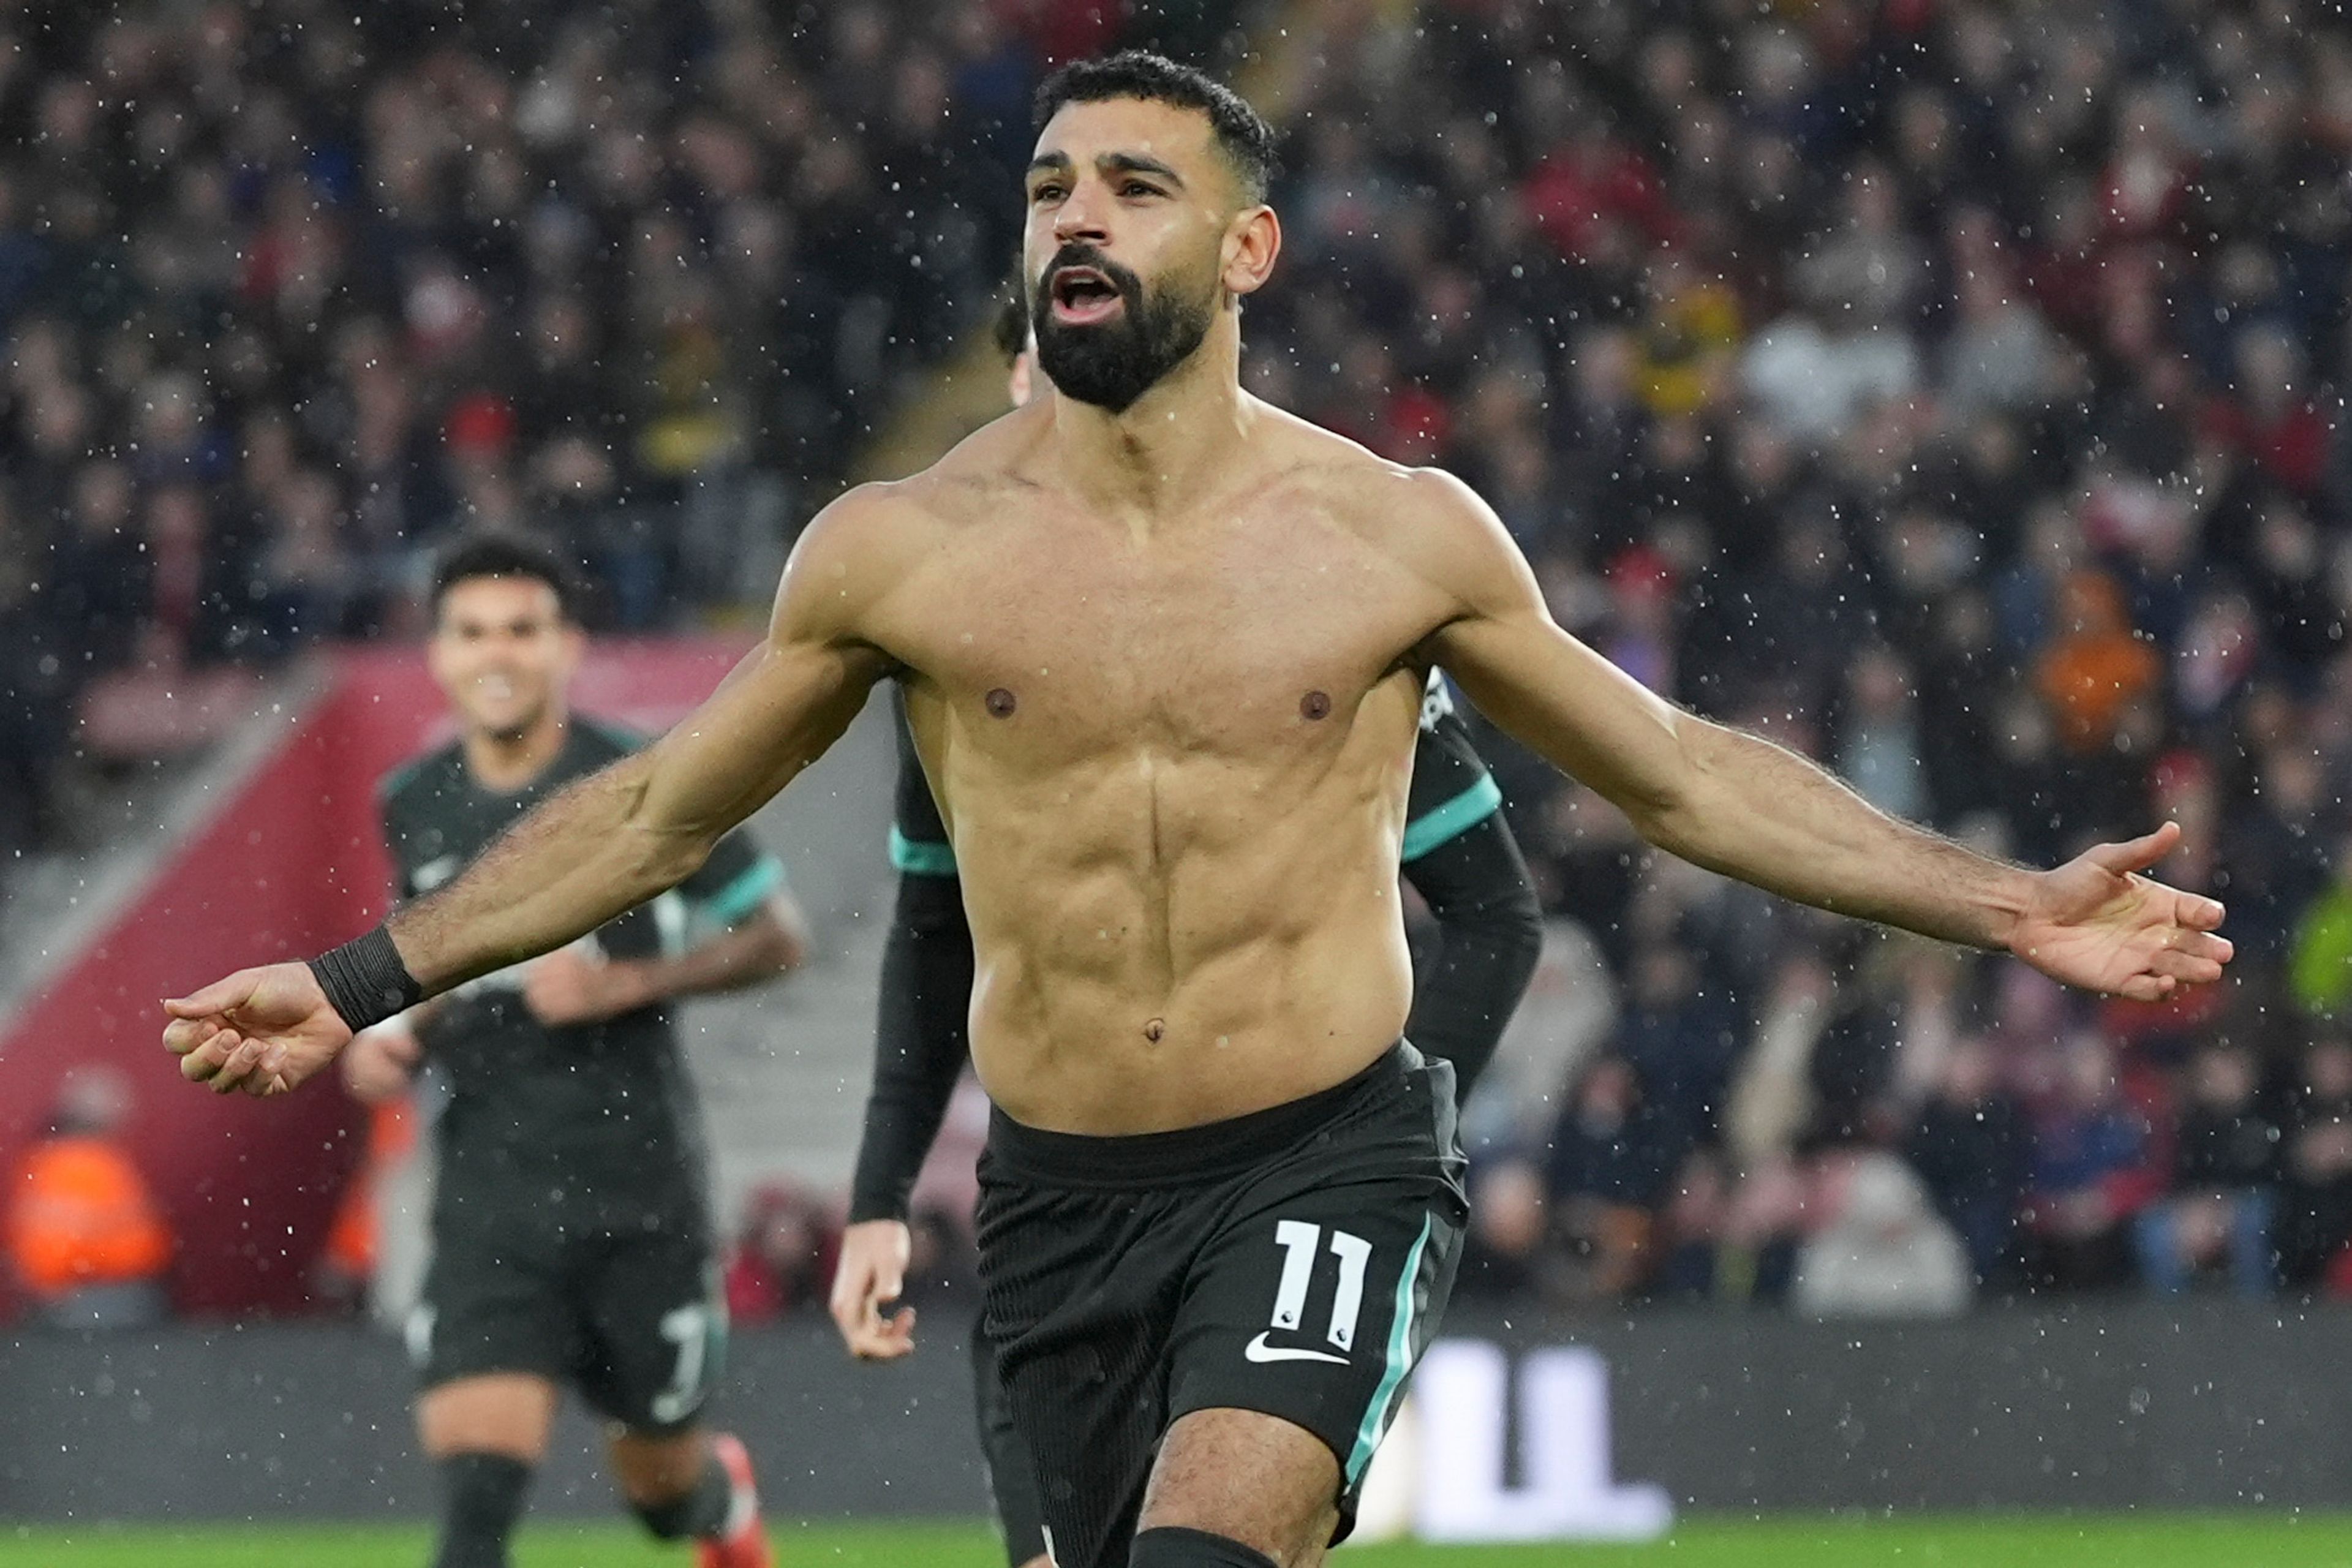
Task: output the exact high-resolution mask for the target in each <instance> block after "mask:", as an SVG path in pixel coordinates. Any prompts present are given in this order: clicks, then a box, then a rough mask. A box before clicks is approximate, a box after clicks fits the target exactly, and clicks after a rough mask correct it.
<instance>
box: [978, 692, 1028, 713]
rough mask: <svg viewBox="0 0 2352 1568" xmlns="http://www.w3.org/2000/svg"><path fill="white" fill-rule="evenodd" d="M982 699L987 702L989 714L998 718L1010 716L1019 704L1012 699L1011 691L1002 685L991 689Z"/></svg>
mask: <svg viewBox="0 0 2352 1568" xmlns="http://www.w3.org/2000/svg"><path fill="white" fill-rule="evenodd" d="M983 700H984V701H985V702H986V703H987V704H988V711H989V712H990V714H991V715H992V716H993V717H995V718H998V719H1010V718H1012V717H1013V709H1015V708H1017V707H1019V706H1020V704H1019V703H1018V702H1016V701H1014V700H1013V693H1012V692H1010V691H1008V690H1006V689H1004V688H1003V687H1002V686H999V687H997V688H995V689H992V690H991V691H990V692H989V694H988V695H987V697H986V698H984V699H983Z"/></svg>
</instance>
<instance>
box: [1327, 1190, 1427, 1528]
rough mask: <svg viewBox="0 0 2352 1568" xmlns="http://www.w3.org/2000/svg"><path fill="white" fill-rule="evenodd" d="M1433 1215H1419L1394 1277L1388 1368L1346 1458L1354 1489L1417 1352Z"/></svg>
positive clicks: (1350, 1480) (1375, 1446)
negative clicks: (1423, 1261) (1415, 1332)
mask: <svg viewBox="0 0 2352 1568" xmlns="http://www.w3.org/2000/svg"><path fill="white" fill-rule="evenodd" d="M1436 1226H1437V1216H1436V1215H1423V1216H1422V1220H1421V1234H1420V1235H1419V1236H1417V1237H1413V1242H1412V1251H1410V1252H1408V1253H1406V1254H1405V1257H1404V1272H1403V1273H1402V1274H1400V1275H1398V1276H1397V1288H1396V1310H1395V1312H1394V1313H1393V1314H1392V1316H1391V1321H1390V1323H1389V1343H1388V1369H1387V1370H1386V1371H1385V1372H1383V1373H1381V1381H1380V1385H1379V1386H1378V1387H1376V1388H1374V1389H1373V1390H1372V1402H1371V1404H1370V1405H1367V1406H1365V1408H1364V1421H1363V1425H1362V1426H1359V1427H1357V1428H1356V1447H1355V1448H1354V1450H1353V1451H1352V1452H1350V1453H1349V1456H1348V1484H1349V1486H1354V1485H1355V1484H1356V1481H1357V1479H1359V1478H1360V1477H1361V1476H1362V1475H1363V1473H1364V1467H1365V1466H1366V1465H1369V1464H1370V1463H1371V1462H1372V1450H1374V1449H1375V1448H1378V1447H1380V1446H1381V1434H1383V1433H1385V1432H1386V1431H1387V1430H1388V1429H1389V1406H1390V1405H1391V1404H1393V1403H1394V1402H1395V1400H1396V1396H1397V1389H1398V1388H1399V1387H1400V1386H1402V1384H1403V1383H1404V1374H1405V1373H1408V1372H1411V1371H1412V1358H1413V1356H1414V1354H1415V1353H1416V1352H1418V1350H1419V1349H1420V1347H1419V1346H1417V1345H1415V1344H1414V1343H1413V1342H1412V1341H1413V1332H1412V1331H1413V1324H1414V1321H1415V1319H1416V1317H1417V1316H1418V1314H1419V1309H1420V1306H1421V1292H1420V1290H1419V1289H1417V1287H1418V1286H1419V1284H1420V1283H1421V1258H1422V1254H1423V1253H1424V1252H1426V1251H1428V1250H1429V1235H1430V1232H1431V1231H1432V1230H1433V1229H1435V1228H1436Z"/></svg>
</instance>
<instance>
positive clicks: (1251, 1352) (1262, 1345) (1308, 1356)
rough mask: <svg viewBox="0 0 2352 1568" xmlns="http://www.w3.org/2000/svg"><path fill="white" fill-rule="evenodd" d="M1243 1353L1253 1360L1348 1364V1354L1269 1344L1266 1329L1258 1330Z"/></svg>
mask: <svg viewBox="0 0 2352 1568" xmlns="http://www.w3.org/2000/svg"><path fill="white" fill-rule="evenodd" d="M1242 1354H1243V1355H1244V1356H1245V1357H1247V1358H1248V1359H1249V1360H1251V1361H1328V1362H1336V1363H1339V1365H1341V1366H1345V1365H1347V1364H1348V1358H1347V1357H1346V1356H1343V1355H1333V1354H1331V1353H1330V1352H1328V1351H1292V1350H1284V1349H1282V1348H1281V1347H1279V1346H1277V1345H1270V1344H1267V1343H1266V1342H1265V1330H1264V1329H1260V1330H1259V1331H1258V1335H1257V1338H1255V1339H1254V1340H1252V1341H1250V1342H1249V1343H1247V1344H1245V1345H1244V1346H1243V1347H1242Z"/></svg>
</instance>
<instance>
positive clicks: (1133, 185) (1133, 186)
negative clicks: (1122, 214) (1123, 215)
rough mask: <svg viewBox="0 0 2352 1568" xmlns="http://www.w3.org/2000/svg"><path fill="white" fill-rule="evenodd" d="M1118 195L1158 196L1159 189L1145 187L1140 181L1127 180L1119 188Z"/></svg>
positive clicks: (1157, 187)
mask: <svg viewBox="0 0 2352 1568" xmlns="http://www.w3.org/2000/svg"><path fill="white" fill-rule="evenodd" d="M1118 194H1119V195H1123V196H1156V195H1159V194H1160V187H1159V186H1157V185H1147V184H1144V183H1143V182H1142V181H1140V180H1129V182H1128V183H1127V184H1125V185H1124V186H1122V187H1120V189H1119V193H1118Z"/></svg>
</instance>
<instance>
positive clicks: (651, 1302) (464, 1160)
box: [343, 538, 804, 1568]
mask: <svg viewBox="0 0 2352 1568" xmlns="http://www.w3.org/2000/svg"><path fill="white" fill-rule="evenodd" d="M567 598H568V589H567V585H566V579H565V577H564V575H563V574H562V571H561V569H560V568H559V567H558V566H557V565H556V563H554V561H553V560H552V559H551V558H550V557H548V556H546V555H544V554H542V553H541V552H540V551H539V550H538V549H537V548H536V547H534V546H531V545H529V544H526V543H524V542H520V541H513V540H508V539H501V538H485V539H481V540H478V541H476V542H471V543H467V544H461V545H459V546H458V547H457V550H456V551H455V552H454V553H453V554H451V555H450V556H449V557H448V558H447V559H446V561H445V562H444V563H442V566H441V569H440V572H439V574H438V575H437V579H436V584H435V588H434V626H433V635H432V643H431V647H430V658H431V663H432V669H433V676H434V679H436V681H437V682H438V683H439V684H440V686H441V689H443V690H444V691H445V692H446V693H447V695H448V698H449V702H450V706H451V707H452V708H453V709H454V710H455V711H456V714H457V721H458V724H459V728H460V731H461V735H460V738H459V739H458V740H457V741H454V742H451V743H450V744H448V745H446V746H444V747H442V748H441V749H440V750H438V751H436V752H432V753H431V754H429V755H427V756H425V757H423V758H420V759H418V760H417V761H415V762H413V763H409V764H408V765H407V766H405V767H403V768H401V769H399V770H398V771H396V772H395V773H393V774H392V775H391V776H390V777H389V778H388V779H387V780H386V781H385V783H384V785H383V791H382V805H383V831H384V838H385V842H386V843H387V844H388V846H389V847H390V848H391V851H392V855H393V858H394V862H395V864H396V866H397V868H398V878H399V890H400V896H401V897H402V898H404V899H411V898H415V897H416V896H417V895H419V894H421V893H424V892H426V891H428V890H430V889H433V888H435V887H437V886H439V885H440V884H441V883H442V882H444V881H446V880H447V879H449V878H451V877H452V876H454V875H456V874H457V871H458V870H460V869H461V868H463V867H464V866H465V865H466V864H467V862H468V861H470V860H472V859H473V858H474V857H475V856H477V855H478V854H479V853H481V851H482V849H483V847H485V846H487V845H488V843H489V842H490V841H491V840H492V839H493V838H495V837H498V835H499V833H500V832H501V831H503V830H504V829H505V828H506V827H507V826H508V825H509V824H510V823H512V822H513V821H514V820H515V818H516V817H518V816H521V815H522V814H523V813H524V812H526V811H528V810H529V809H530V807H531V806H533V805H537V804H538V803H539V802H540V801H541V800H542V799H544V798H545V797H546V796H547V795H550V794H551V793H553V792H554V791H555V790H557V789H559V788H561V787H562V785H564V784H569V783H570V782H572V780H573V779H575V778H578V777H580V776H581V775H583V774H585V773H593V772H594V771H595V770H596V769H598V768H600V767H603V766H604V764H605V763H609V762H611V761H613V760H614V759H615V758H617V757H620V756H623V755H625V754H626V753H627V752H629V751H630V750H632V749H633V747H634V745H635V742H633V741H632V740H630V739H629V738H627V737H625V736H623V735H621V734H618V733H616V732H614V731H611V730H609V729H606V728H604V726H602V725H599V724H595V723H593V722H591V721H587V720H585V719H583V718H581V717H579V716H578V715H575V714H573V713H572V711H571V710H570V708H569V706H568V704H567V701H566V688H567V686H568V684H569V682H570V679H571V678H572V672H573V670H574V669H575V668H577V667H578V664H579V660H580V655H581V652H582V647H583V638H582V636H581V634H580V632H579V630H578V629H577V628H576V627H575V626H574V625H573V624H572V618H571V616H570V615H569V613H568V606H567ZM781 879H782V868H780V867H779V866H778V865H777V864H776V862H775V861H774V860H773V859H771V858H768V857H767V856H766V855H764V854H762V853H761V851H760V850H759V849H758V848H756V847H754V846H753V845H752V843H751V839H750V838H749V837H748V836H746V835H744V834H741V833H736V834H730V835H729V836H728V837H725V838H723V839H721V840H720V841H719V845H718V847H717V848H716V850H715V851H714V852H713V854H712V856H711V858H710V860H709V863H708V864H707V865H705V866H704V867H703V868H702V869H701V870H699V871H698V872H697V873H696V874H695V875H694V876H692V877H690V878H688V879H687V880H686V881H685V882H683V883H681V884H680V885H679V886H678V887H677V889H673V890H671V891H669V892H666V893H663V894H661V895H660V896H659V897H657V898H656V899H654V900H652V901H650V902H648V903H646V904H642V905H639V906H638V907H636V908H635V909H633V910H629V911H627V912H626V913H625V914H623V915H621V916H619V917H618V918H617V919H614V920H613V921H608V922H606V923H605V924H604V925H603V926H601V927H599V928H598V929H597V930H596V931H594V932H593V934H591V935H589V936H586V937H583V938H582V939H581V940H580V941H578V942H574V943H572V945H571V946H570V947H567V948H565V949H563V950H562V951H561V952H553V953H550V954H549V955H548V956H546V957H544V958H541V959H539V960H537V961H535V962H533V963H530V964H528V965H524V966H519V967H516V968H512V969H507V970H502V971H499V973H494V974H488V975H485V976H483V977H482V978H480V979H478V980H477V981H475V982H473V983H472V984H469V985H466V986H462V987H460V988H458V989H457V990H456V991H453V992H450V993H449V994H446V995H445V996H442V997H440V998H437V999H436V1000H435V1001H433V1002H430V1003H427V1004H426V1005H425V1006H424V1007H422V1008H420V1009H418V1010H417V1011H416V1013H415V1014H414V1015H411V1016H410V1018H409V1019H404V1020H402V1021H400V1022H399V1023H395V1024H394V1025H389V1026H384V1027H382V1028H378V1029H373V1030H370V1031H369V1032H367V1033H366V1034H363V1035H362V1036H360V1037H358V1038H357V1039H355V1040H354V1041H353V1042H352V1047H351V1049H350V1050H349V1051H348V1052H347V1053H346V1054H345V1056H344V1058H343V1071H344V1077H345V1081H346V1082H347V1083H348V1084H349V1086H350V1087H351V1089H352V1091H353V1092H354V1093H355V1094H357V1095H358V1096H359V1097H360V1098H362V1100H382V1099H383V1098H386V1097H387V1096H390V1095H394V1094H397V1093H399V1092H401V1091H402V1090H403V1089H405V1088H406V1087H407V1084H408V1080H409V1079H410V1076H411V1074H412V1072H413V1071H414V1069H415V1068H416V1066H417V1065H418V1061H419V1058H420V1056H421V1057H422V1058H423V1060H425V1061H426V1062H429V1063H430V1064H431V1065H432V1066H433V1067H435V1068H436V1069H438V1071H439V1072H440V1073H441V1074H442V1075H443V1077H444V1078H445V1079H446V1083H447V1087H448V1090H449V1096H448V1100H447V1103H446V1105H445V1106H444V1107H443V1109H442V1110H441V1113H440V1116H439V1118H438V1120H437V1121H436V1139H437V1148H438V1153H439V1187H438V1191H437V1193H436V1199H435V1203H434V1215H433V1232H434V1258H433V1262H432V1267H431V1270H430V1272H429V1274H428V1275H427V1277H426V1279H425V1294H424V1300H423V1302H422V1303H421V1304H420V1305H419V1307H418V1308H417V1310H416V1311H415V1315H414V1317H413V1318H412V1319H411V1321H410V1325H409V1335H408V1338H409V1350H410V1353H411V1354H412V1355H413V1356H414V1357H415V1360H416V1362H417V1365H418V1369H419V1372H420V1374H421V1377H422V1381H423V1385H424V1392H423V1393H422V1394H420V1396H419V1397H418V1400H417V1405H416V1425H417V1433H418V1436H419V1438H420V1440H421V1441H422V1443H423V1445H424V1447H425V1453H426V1454H427V1455H429V1456H430V1457H431V1458H432V1459H433V1460H434V1462H435V1464H436V1466H437V1467H438V1468H439V1469H440V1471H441V1474H442V1478H443V1484H444V1490H445V1498H444V1511H443V1515H442V1523H441V1542H440V1547H439V1554H438V1556H436V1559H435V1563H436V1568H498V1565H500V1564H504V1563H506V1562H507V1561H508V1557H507V1542H508V1538H509V1536H510V1535H511V1534H512V1532H513V1531H514V1527H515V1522H516V1520H517V1518H518V1516H519V1515H520V1512H521V1510H522V1504H523V1497H524V1493H525V1491H526V1489H528V1487H529V1485H530V1478H531V1472H532V1470H533V1468H535V1467H536V1466H537V1465H538V1463H539V1461H540V1459H541V1456H542V1455H544V1453H545V1452H546V1449H547V1439H548V1430H549V1426H550V1424H551V1422H552V1420H553V1418H554V1415H555V1406H556V1401H557V1398H558V1394H559V1390H560V1388H561V1385H562V1384H567V1383H568V1384H572V1386H573V1387H575V1388H577V1389H578V1390H579V1391H580V1393H581V1394H583V1396H584V1397H585V1398H586V1399H587V1401H588V1403H589V1404H590V1405H592V1406H593V1407H594V1409H595V1410H596V1411H597V1412H598V1413H599V1414H600V1415H603V1416H604V1417H605V1418H606V1419H607V1420H608V1421H609V1422H610V1423H611V1426H610V1428H609V1436H608V1439H607V1442H608V1452H609V1456H610V1458H611V1462H612V1468H613V1473H614V1477H615V1478H616V1479H618V1481H619V1483H620V1487H621V1490H622V1492H623V1494H624V1495H625V1497H626V1498H627V1499H628V1501H629V1505H630V1506H631V1507H632V1508H633V1509H634V1510H635V1511H636V1514H637V1517H638V1518H639V1519H641V1520H643V1521H645V1524H646V1529H648V1530H649V1531H652V1532H653V1533H654V1534H655V1535H656V1536H659V1537H661V1538H663V1539H664V1540H687V1539H691V1540H694V1541H696V1542H698V1552H699V1561H700V1563H702V1565H703V1568H764V1565H765V1564H766V1563H768V1561H769V1556H768V1548H767V1542H766V1539H765V1532H764V1531H763V1529H762V1526H761V1519H760V1511H759V1503H758V1500H757V1497H756V1494H755V1493H754V1490H753V1487H752V1479H751V1459H750V1457H749V1455H748V1454H747V1453H746V1452H745V1451H744V1447H743V1445H742V1444H741V1443H740V1441H739V1440H737V1439H736V1438H735V1437H733V1436H728V1435H725V1434H720V1435H717V1436H707V1435H706V1434H705V1433H704V1432H703V1430H702V1428H701V1427H700V1426H698V1424H697V1415H698V1411H699V1410H700V1409H701V1406H702V1403H703V1400H704V1398H705V1396H706V1395H707V1394H709V1391H710V1389H711V1386H712V1384H713V1383H714V1382H715V1381H716V1379H717V1377H718V1375H719V1363H720V1357H721V1353H722V1351H723V1349H724V1345H725V1341H726V1332H727V1323H726V1308H725V1305H724V1302H723V1300H722V1299H721V1298H720V1296H719V1293H718V1290H717V1288H716V1273H715V1269H714V1267H713V1264H712V1258H711V1244H712V1234H711V1224H710V1217H709V1212H708V1209H707V1207H706V1204H705V1200H704V1184H705V1179H706V1178H705V1172H704V1161H703V1152H702V1139H701V1133H700V1129H699V1123H698V1111H697V1107H696V1103H695V1099H694V1091H693V1089H692V1087H691V1086H690V1084H689V1083H688V1079H687V1077H686V1073H685V1070H684V1065H683V1063H682V1062H681V1061H680V1059H679V1056H678V1048H677V1038H676V1036H675V1033H674V1030H673V1028H672V1026H671V1022H670V1016H669V1011H668V1004H669V1003H670V1002H671V1001H672V1000H674V999H675V998H677V997H681V996H688V995H693V994H698V993H703V992H711V991H722V990H728V989H731V988H733V987H737V986H741V985H749V984H754V983H756V982H758V981H761V980H765V979H768V978H770V977H772V976H773V975H776V974H780V973H783V972H784V971H786V970H788V969H791V968H793V967H794V966H796V965H797V964H798V963H800V962H801V957H802V953H803V946H804V943H803V934H802V924H801V919H800V916H799V913H798V911H797V910H794V909H793V906H792V904H791V902H790V901H789V900H788V899H787V898H786V897H785V895H784V894H783V892H782V888H781ZM412 1021H413V1027H412V1026H411V1025H412Z"/></svg>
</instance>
